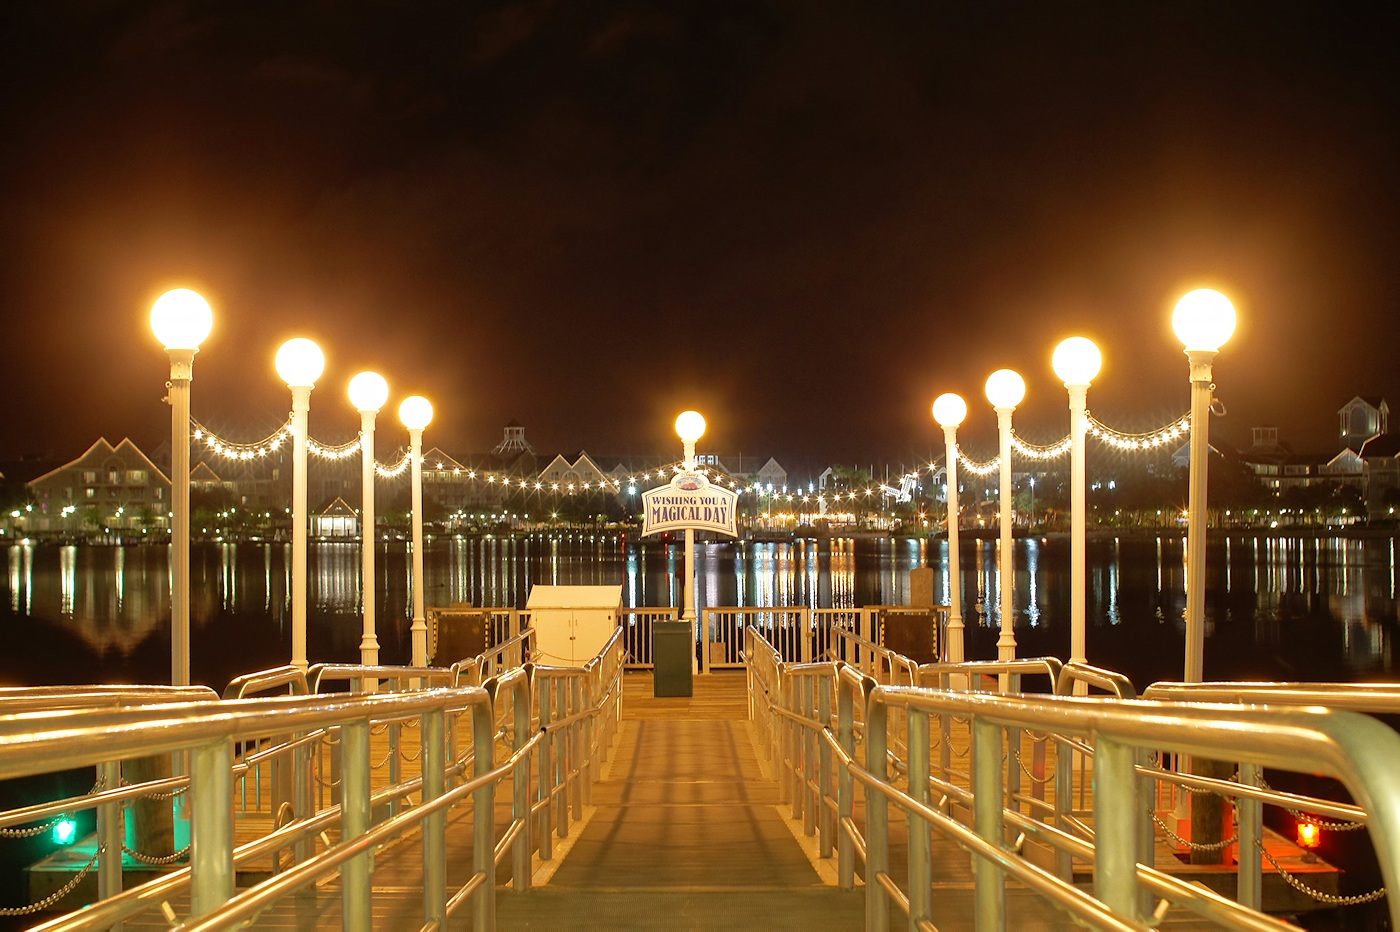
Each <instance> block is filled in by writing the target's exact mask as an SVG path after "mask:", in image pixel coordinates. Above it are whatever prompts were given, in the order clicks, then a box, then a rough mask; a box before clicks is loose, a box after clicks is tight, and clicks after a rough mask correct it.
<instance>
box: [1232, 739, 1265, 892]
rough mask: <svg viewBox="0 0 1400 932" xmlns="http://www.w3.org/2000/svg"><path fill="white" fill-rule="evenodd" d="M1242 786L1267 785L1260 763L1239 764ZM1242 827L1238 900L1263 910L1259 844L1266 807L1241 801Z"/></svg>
mask: <svg viewBox="0 0 1400 932" xmlns="http://www.w3.org/2000/svg"><path fill="white" fill-rule="evenodd" d="M1240 783H1242V784H1244V785H1245V786H1253V787H1260V786H1263V785H1264V780H1263V771H1262V768H1260V767H1259V765H1257V764H1240ZM1238 806H1239V809H1238V813H1239V824H1238V825H1236V826H1235V828H1236V831H1237V833H1238V837H1239V857H1238V858H1237V860H1238V861H1239V891H1238V892H1239V901H1240V904H1241V905H1243V906H1248V907H1249V908H1250V909H1260V908H1261V905H1260V904H1261V903H1262V902H1263V898H1264V893H1263V890H1264V887H1263V884H1264V878H1263V864H1262V863H1261V862H1260V860H1259V842H1260V840H1261V838H1262V837H1263V825H1264V804H1263V803H1262V802H1260V801H1259V800H1257V799H1251V798H1250V797H1248V796H1243V797H1240V799H1239V802H1238Z"/></svg>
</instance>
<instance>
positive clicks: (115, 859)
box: [97, 760, 126, 900]
mask: <svg viewBox="0 0 1400 932" xmlns="http://www.w3.org/2000/svg"><path fill="white" fill-rule="evenodd" d="M97 773H98V776H99V777H100V778H101V779H100V780H99V782H100V783H101V787H100V788H101V789H103V790H116V789H120V788H121V785H122V764H121V761H116V760H111V761H103V762H102V764H101V765H100V766H99V767H98V768H97ZM125 838H126V818H125V808H124V807H123V806H122V804H121V803H119V802H113V803H103V804H102V805H100V806H98V807H97V841H98V843H99V844H100V845H101V846H102V853H101V854H100V855H99V856H98V860H97V898H98V899H100V900H105V899H107V898H109V897H113V896H116V895H117V894H118V893H121V892H122V841H123V839H125Z"/></svg>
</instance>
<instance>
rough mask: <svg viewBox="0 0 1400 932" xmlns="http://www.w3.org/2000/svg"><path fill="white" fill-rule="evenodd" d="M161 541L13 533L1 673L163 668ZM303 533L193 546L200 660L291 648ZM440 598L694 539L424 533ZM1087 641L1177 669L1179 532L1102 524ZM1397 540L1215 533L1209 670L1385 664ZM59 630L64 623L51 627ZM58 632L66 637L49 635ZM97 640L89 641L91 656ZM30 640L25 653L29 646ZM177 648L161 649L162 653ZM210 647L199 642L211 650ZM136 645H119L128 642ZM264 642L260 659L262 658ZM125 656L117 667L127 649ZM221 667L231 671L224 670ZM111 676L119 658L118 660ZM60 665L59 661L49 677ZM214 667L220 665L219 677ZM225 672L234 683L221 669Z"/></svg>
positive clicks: (725, 565) (642, 581) (900, 578)
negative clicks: (44, 540)
mask: <svg viewBox="0 0 1400 932" xmlns="http://www.w3.org/2000/svg"><path fill="white" fill-rule="evenodd" d="M998 547H999V542H998V541H996V540H977V539H969V540H966V541H965V542H964V546H963V548H962V550H963V552H962V554H961V565H962V568H963V578H962V586H963V593H962V596H963V598H962V602H963V606H964V620H965V623H966V624H967V626H968V656H969V657H979V656H987V657H990V656H994V655H995V648H994V644H995V637H996V632H997V629H998V628H999V626H1000V618H999V611H1000V592H1001V586H1002V584H1003V581H1002V579H1001V576H1000V568H999V561H998V559H997V552H998ZM1015 550H1016V554H1015V556H1016V578H1015V581H1014V585H1015V588H1016V609H1017V618H1016V622H1017V623H1016V636H1017V639H1018V642H1019V646H1018V651H1017V652H1018V654H1019V655H1021V656H1031V655H1035V654H1038V653H1054V654H1057V655H1060V656H1063V655H1064V654H1065V653H1066V651H1067V645H1068V636H1069V635H1068V631H1067V619H1068V615H1069V585H1068V577H1069V546H1068V542H1067V541H1066V540H1063V539H1051V540H1040V539H1031V540H1018V541H1017V542H1016V543H1015ZM167 553H168V549H167V548H166V547H163V546H134V547H124V548H123V547H73V546H34V545H25V544H14V545H11V546H9V547H8V548H7V549H6V559H7V569H8V573H7V574H5V576H4V577H0V578H3V579H5V580H6V582H7V584H8V587H9V592H8V598H4V599H0V606H3V607H4V608H5V609H7V611H6V612H4V613H3V614H0V624H3V625H5V626H6V629H7V630H8V631H10V632H11V634H10V635H9V637H10V643H11V644H13V645H15V647H14V649H13V650H11V651H8V652H7V654H8V655H10V656H9V657H8V658H7V659H6V660H5V661H3V666H0V676H3V678H5V679H6V680H8V681H15V680H16V678H19V681H32V682H50V681H52V682H80V681H83V680H82V679H65V678H62V677H65V676H67V675H68V674H66V673H61V672H49V673H44V672H43V671H44V670H45V669H47V667H46V664H48V665H49V666H53V665H54V661H53V659H52V658H51V657H49V656H48V654H51V653H54V652H61V651H65V650H66V651H68V653H69V654H70V655H71V657H72V659H73V664H74V670H75V672H74V673H73V674H72V675H73V676H75V677H76V676H79V673H78V672H76V671H78V670H81V671H83V673H82V675H84V676H87V677H93V676H95V674H94V673H93V672H92V671H93V670H99V671H101V672H103V673H107V672H109V671H112V670H113V666H114V665H116V666H117V667H118V668H120V669H123V670H129V671H131V672H130V674H129V675H131V676H138V677H144V678H146V679H148V680H159V679H160V678H161V673H162V671H163V670H166V669H168V666H167V665H168V650H169V647H168V636H169V634H168V631H169V592H168V589H169V570H168V567H167ZM290 556H291V554H290V546H289V545H287V544H282V543H276V544H264V543H238V544H235V543H224V544H204V545H197V546H196V547H195V548H194V551H193V559H192V567H191V619H192V628H193V629H194V632H193V635H192V643H193V645H194V650H195V654H194V657H193V658H192V663H193V664H194V665H195V669H196V671H198V670H199V668H200V665H201V663H202V664H203V665H204V666H206V667H208V666H209V665H211V664H213V665H215V666H217V665H219V664H223V665H224V666H227V667H229V668H230V669H232V670H233V671H234V672H243V671H245V670H247V669H252V668H254V667H256V666H259V665H272V664H273V663H280V662H282V660H283V658H284V657H285V650H284V646H285V642H286V641H287V639H289V638H290V633H289V631H288V620H289V613H290V605H289V601H288V598H287V592H288V590H289V588H290V584H291V580H290V562H291V561H290ZM424 557H425V564H426V565H425V584H426V590H425V591H426V601H427V604H428V605H430V606H431V605H445V604H449V603H454V602H465V603H470V604H474V605H482V606H487V605H489V606H517V607H520V606H523V605H524V603H525V600H526V598H527V596H528V593H529V591H530V589H531V587H532V586H534V585H536V584H547V585H561V584H570V585H620V586H621V587H622V592H623V600H624V602H625V603H626V605H628V606H637V607H646V606H657V605H676V604H678V602H679V600H680V597H681V588H682V586H681V583H682V576H683V563H682V547H681V546H680V545H679V544H678V543H675V542H662V541H648V542H646V543H643V544H639V543H638V542H637V541H636V540H635V539H624V538H622V537H619V536H617V535H607V534H598V535H590V534H577V533H575V534H572V535H554V536H548V535H542V536H535V537H521V538H510V537H505V538H499V537H497V538H484V539H440V540H437V541H434V542H432V543H431V544H430V545H429V546H428V547H427V549H426V550H425V554H424ZM1088 560H1089V566H1088V573H1087V577H1086V578H1087V585H1088V590H1089V591H1088V593H1087V616H1088V624H1089V631H1088V655H1089V659H1090V660H1091V662H1095V663H1100V664H1102V665H1104V666H1110V667H1114V668H1116V669H1122V670H1124V671H1125V672H1130V671H1131V670H1132V669H1134V668H1144V669H1148V670H1154V671H1155V670H1156V669H1158V668H1160V669H1161V670H1163V671H1165V672H1166V673H1167V675H1170V674H1171V673H1172V672H1173V671H1177V669H1178V668H1179V665H1180V663H1179V657H1180V652H1181V649H1182V648H1181V646H1180V645H1181V641H1182V637H1183V634H1182V629H1183V625H1182V613H1183V612H1184V609H1185V591H1184V586H1185V546H1184V541H1183V540H1182V539H1181V538H1180V537H1162V538H1109V539H1098V540H1093V541H1090V543H1089V547H1088ZM1396 560H1397V553H1396V542H1395V540H1394V539H1393V538H1376V539H1350V538H1306V539H1305V538H1293V537H1269V538H1238V539H1226V538H1218V539H1215V540H1213V541H1212V544H1211V547H1210V552H1209V554H1208V560H1207V575H1208V585H1207V593H1206V595H1207V598H1206V614H1207V631H1206V634H1207V639H1208V640H1207V668H1206V672H1207V676H1225V675H1234V673H1235V672H1236V671H1240V672H1242V673H1246V674H1250V675H1261V676H1268V677H1271V678H1286V679H1314V680H1315V679H1324V678H1349V676H1350V675H1352V674H1356V675H1363V674H1379V673H1384V672H1386V671H1388V670H1389V669H1390V646H1391V643H1392V641H1391V636H1390V635H1391V632H1392V630H1393V626H1394V624H1395V622H1396ZM920 565H929V566H932V567H933V569H934V592H936V593H938V597H939V599H940V601H943V602H946V601H947V600H948V596H949V594H950V591H951V580H950V578H949V575H948V550H947V543H946V541H941V540H940V541H932V542H928V541H924V540H912V539H905V540H888V539H858V540H857V539H832V540H811V539H808V540H801V539H800V540H796V541H784V542H744V543H709V544H701V545H699V546H697V548H696V600H697V603H698V604H699V605H700V606H701V607H705V606H709V605H739V606H755V607H766V606H783V605H804V606H809V607H814V608H815V607H820V608H828V607H831V608H853V607H859V606H863V605H892V604H893V605H898V604H905V603H907V601H908V599H909V593H910V588H909V570H910V569H911V568H913V567H916V566H920ZM361 572H362V570H361V558H360V551H359V547H358V545H357V544H354V543H315V544H313V545H312V547H311V553H310V559H309V563H308V577H309V578H308V589H309V591H308V605H309V618H310V630H309V631H308V638H309V644H310V648H311V656H312V657H313V658H314V659H325V660H340V661H353V660H355V659H357V656H358V653H357V647H358V643H359V638H358V632H359V630H360V625H359V613H360V592H361V583H362V580H361ZM376 577H377V578H376V589H377V598H378V601H379V606H380V607H379V613H378V614H379V624H380V642H381V656H382V657H383V659H384V661H385V662H390V663H392V662H403V661H405V660H406V659H407V657H406V655H407V652H408V645H409V638H408V635H407V626H408V620H409V618H410V617H411V614H412V608H411V606H412V591H411V579H410V577H411V559H410V555H409V554H408V553H407V552H406V550H405V548H404V546H403V545H402V544H394V545H387V544H383V543H381V545H380V551H379V555H378V559H377V564H376ZM55 639H57V640H55ZM55 645H61V646H55ZM83 650H86V652H87V654H88V656H86V657H83V656H80V655H81V654H82V652H83ZM27 652H28V653H27ZM163 652H164V653H163ZM201 653H203V654H204V655H205V656H204V658H203V660H201V656H200V655H201ZM127 657H129V658H130V659H129V660H120V661H119V660H114V658H127ZM263 658H266V662H264V659H263ZM122 663H125V664H127V666H126V667H121V664H122ZM220 669H222V668H220ZM112 675H116V673H115V672H113V674H112ZM55 677H58V678H55ZM212 677H213V674H211V678H212ZM219 685H222V684H221V683H220V684H219Z"/></svg>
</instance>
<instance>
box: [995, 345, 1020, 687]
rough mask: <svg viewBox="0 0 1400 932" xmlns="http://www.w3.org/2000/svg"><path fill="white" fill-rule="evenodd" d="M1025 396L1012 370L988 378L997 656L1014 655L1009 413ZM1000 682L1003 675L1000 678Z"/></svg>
mask: <svg viewBox="0 0 1400 932" xmlns="http://www.w3.org/2000/svg"><path fill="white" fill-rule="evenodd" d="M1025 397H1026V380H1025V379H1023V378H1021V376H1020V375H1019V374H1018V373H1017V372H1015V371H1014V370H1011V369H998V370H997V371H995V372H993V373H992V374H991V375H990V376H988V378H987V400H988V401H990V402H991V403H992V407H993V408H995V409H996V412H997V437H998V440H999V444H998V449H999V454H998V455H999V456H1000V459H1001V491H1000V496H1001V497H1000V506H1001V637H999V638H997V659H999V660H1014V659H1015V658H1016V635H1015V633H1014V632H1013V630H1012V624H1013V622H1014V613H1015V611H1016V560H1015V558H1014V555H1013V554H1012V551H1011V519H1012V515H1013V509H1014V505H1013V504H1012V501H1011V412H1012V411H1015V410H1016V406H1017V405H1018V404H1020V403H1021V399H1023V398H1025ZM1002 679H1003V681H1004V680H1005V677H1003V678H1002Z"/></svg>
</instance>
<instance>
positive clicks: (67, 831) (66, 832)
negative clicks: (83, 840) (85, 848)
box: [50, 816, 78, 847]
mask: <svg viewBox="0 0 1400 932" xmlns="http://www.w3.org/2000/svg"><path fill="white" fill-rule="evenodd" d="M50 837H51V838H52V839H53V843H54V844H56V845H59V846H61V847H63V846H67V845H71V844H72V843H73V842H75V841H77V840H78V823H77V822H75V821H74V820H72V819H70V818H68V817H67V816H64V817H63V818H61V819H59V820H58V821H57V822H55V823H54V824H53V831H52V832H51V833H50Z"/></svg>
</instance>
